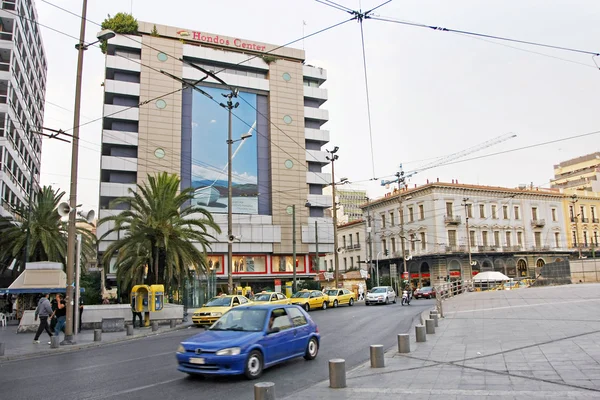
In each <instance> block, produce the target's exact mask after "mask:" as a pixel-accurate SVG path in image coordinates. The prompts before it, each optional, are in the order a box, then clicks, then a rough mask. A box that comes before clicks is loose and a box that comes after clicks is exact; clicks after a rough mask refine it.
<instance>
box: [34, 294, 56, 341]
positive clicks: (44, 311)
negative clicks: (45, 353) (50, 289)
mask: <svg viewBox="0 0 600 400" xmlns="http://www.w3.org/2000/svg"><path fill="white" fill-rule="evenodd" d="M48 296H50V293H44V295H43V297H42V298H41V299H40V300H39V301H38V305H37V308H36V309H35V320H36V321H37V319H38V317H39V318H40V326H39V327H38V330H37V332H36V334H35V337H34V338H33V343H39V342H40V340H39V339H40V335H41V334H42V332H43V331H44V330H45V331H46V333H48V336H50V337H52V336H53V335H52V332H51V331H50V328H49V327H48V317H50V315H51V314H52V306H51V305H50V300H48ZM50 343H51V342H48V344H50Z"/></svg>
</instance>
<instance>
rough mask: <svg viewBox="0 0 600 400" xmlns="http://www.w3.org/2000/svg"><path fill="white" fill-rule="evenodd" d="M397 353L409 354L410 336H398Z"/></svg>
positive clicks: (405, 334) (402, 334) (401, 334)
mask: <svg viewBox="0 0 600 400" xmlns="http://www.w3.org/2000/svg"><path fill="white" fill-rule="evenodd" d="M398 353H410V336H409V334H408V333H399V334H398Z"/></svg>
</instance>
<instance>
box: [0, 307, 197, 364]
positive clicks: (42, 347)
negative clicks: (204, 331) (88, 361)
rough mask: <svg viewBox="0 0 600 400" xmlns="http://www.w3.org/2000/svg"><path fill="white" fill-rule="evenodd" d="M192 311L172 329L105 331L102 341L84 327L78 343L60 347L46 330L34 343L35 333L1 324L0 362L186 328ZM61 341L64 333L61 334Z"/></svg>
mask: <svg viewBox="0 0 600 400" xmlns="http://www.w3.org/2000/svg"><path fill="white" fill-rule="evenodd" d="M191 312H193V310H190V311H188V321H187V322H183V323H182V324H180V325H177V326H176V327H175V328H173V329H171V328H170V327H169V325H159V328H158V331H156V332H152V328H151V327H144V328H135V329H134V331H133V336H127V332H126V331H123V332H103V333H102V341H101V342H94V330H93V329H84V330H82V331H81V333H78V334H77V338H76V342H77V343H76V344H75V345H71V346H60V347H59V348H58V349H51V348H50V346H49V345H48V342H49V341H50V338H49V337H48V334H47V333H46V332H42V335H41V336H40V343H39V344H35V343H33V338H34V336H35V333H33V332H26V333H16V331H17V325H8V326H6V327H2V326H0V343H4V347H5V350H4V356H3V357H2V356H0V364H1V363H2V362H3V361H12V360H17V359H23V358H31V357H38V356H43V355H49V354H55V353H57V352H65V351H74V350H79V349H82V348H88V347H96V346H102V345H106V344H109V343H116V342H121V341H126V340H134V339H140V338H143V337H146V336H151V335H157V334H163V333H166V332H171V331H173V330H178V329H186V328H188V327H190V326H192V319H191V315H192V314H191ZM60 338H61V341H62V339H63V338H64V333H62V332H61V334H60Z"/></svg>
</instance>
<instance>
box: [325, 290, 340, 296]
mask: <svg viewBox="0 0 600 400" xmlns="http://www.w3.org/2000/svg"><path fill="white" fill-rule="evenodd" d="M326 293H327V296H337V294H338V291H337V290H328V291H327V292H326Z"/></svg>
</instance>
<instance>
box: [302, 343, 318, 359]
mask: <svg viewBox="0 0 600 400" xmlns="http://www.w3.org/2000/svg"><path fill="white" fill-rule="evenodd" d="M318 353H319V342H318V341H317V339H315V338H310V340H309V341H308V345H307V346H306V353H304V358H305V359H306V360H314V359H315V358H316V357H317V354H318Z"/></svg>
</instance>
